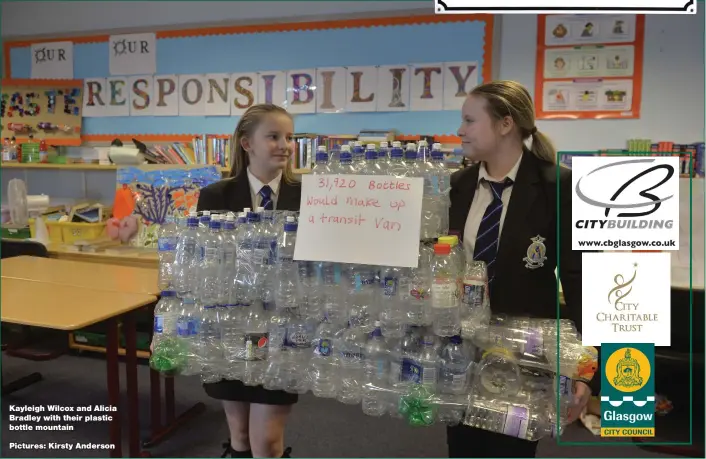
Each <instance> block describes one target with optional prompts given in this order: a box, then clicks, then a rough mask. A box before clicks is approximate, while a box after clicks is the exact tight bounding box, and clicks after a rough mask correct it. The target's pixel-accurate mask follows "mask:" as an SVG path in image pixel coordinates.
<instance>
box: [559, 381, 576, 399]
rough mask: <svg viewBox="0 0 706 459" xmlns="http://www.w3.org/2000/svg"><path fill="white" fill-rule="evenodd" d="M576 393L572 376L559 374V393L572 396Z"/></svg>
mask: <svg viewBox="0 0 706 459" xmlns="http://www.w3.org/2000/svg"><path fill="white" fill-rule="evenodd" d="M573 393H574V385H573V381H572V380H571V378H569V377H567V376H559V395H560V396H562V397H563V396H571V395H573Z"/></svg>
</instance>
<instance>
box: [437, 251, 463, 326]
mask: <svg viewBox="0 0 706 459" xmlns="http://www.w3.org/2000/svg"><path fill="white" fill-rule="evenodd" d="M450 253H451V247H450V246H449V245H448V244H435V245H434V264H433V265H432V276H433V279H432V284H431V303H432V314H433V317H432V320H433V328H434V333H436V334H437V335H439V336H454V335H457V334H459V332H460V330H461V319H460V316H459V313H460V310H459V309H460V308H459V299H460V298H459V291H458V290H459V286H458V284H459V283H458V274H457V272H456V271H455V266H454V263H453V261H452V259H451V257H450Z"/></svg>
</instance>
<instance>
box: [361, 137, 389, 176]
mask: <svg viewBox="0 0 706 459" xmlns="http://www.w3.org/2000/svg"><path fill="white" fill-rule="evenodd" d="M358 173H359V174H361V175H383V171H382V168H381V167H380V163H378V152H377V149H376V148H375V144H374V143H371V144H368V146H367V148H366V149H365V159H364V161H363V163H362V165H361V167H360V168H359V169H358Z"/></svg>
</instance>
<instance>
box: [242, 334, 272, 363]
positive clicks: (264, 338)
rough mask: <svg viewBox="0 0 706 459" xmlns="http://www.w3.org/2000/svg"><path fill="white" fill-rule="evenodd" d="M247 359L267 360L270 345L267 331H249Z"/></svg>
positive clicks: (246, 345) (246, 349)
mask: <svg viewBox="0 0 706 459" xmlns="http://www.w3.org/2000/svg"><path fill="white" fill-rule="evenodd" d="M244 344H245V359H244V360H250V361H254V360H266V359H267V347H268V345H269V340H268V334H267V333H248V334H246V335H245V343H244Z"/></svg>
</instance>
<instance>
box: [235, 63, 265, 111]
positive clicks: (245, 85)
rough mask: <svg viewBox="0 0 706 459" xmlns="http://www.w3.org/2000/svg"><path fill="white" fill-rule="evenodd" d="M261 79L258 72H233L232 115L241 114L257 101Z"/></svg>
mask: <svg viewBox="0 0 706 459" xmlns="http://www.w3.org/2000/svg"><path fill="white" fill-rule="evenodd" d="M259 81H260V78H259V76H258V74H257V72H249V73H233V74H231V76H230V84H231V102H230V114H231V116H240V115H242V114H243V113H245V112H246V111H247V109H248V108H250V107H252V106H253V105H255V104H256V103H257V97H258V89H257V86H258V83H259Z"/></svg>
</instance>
